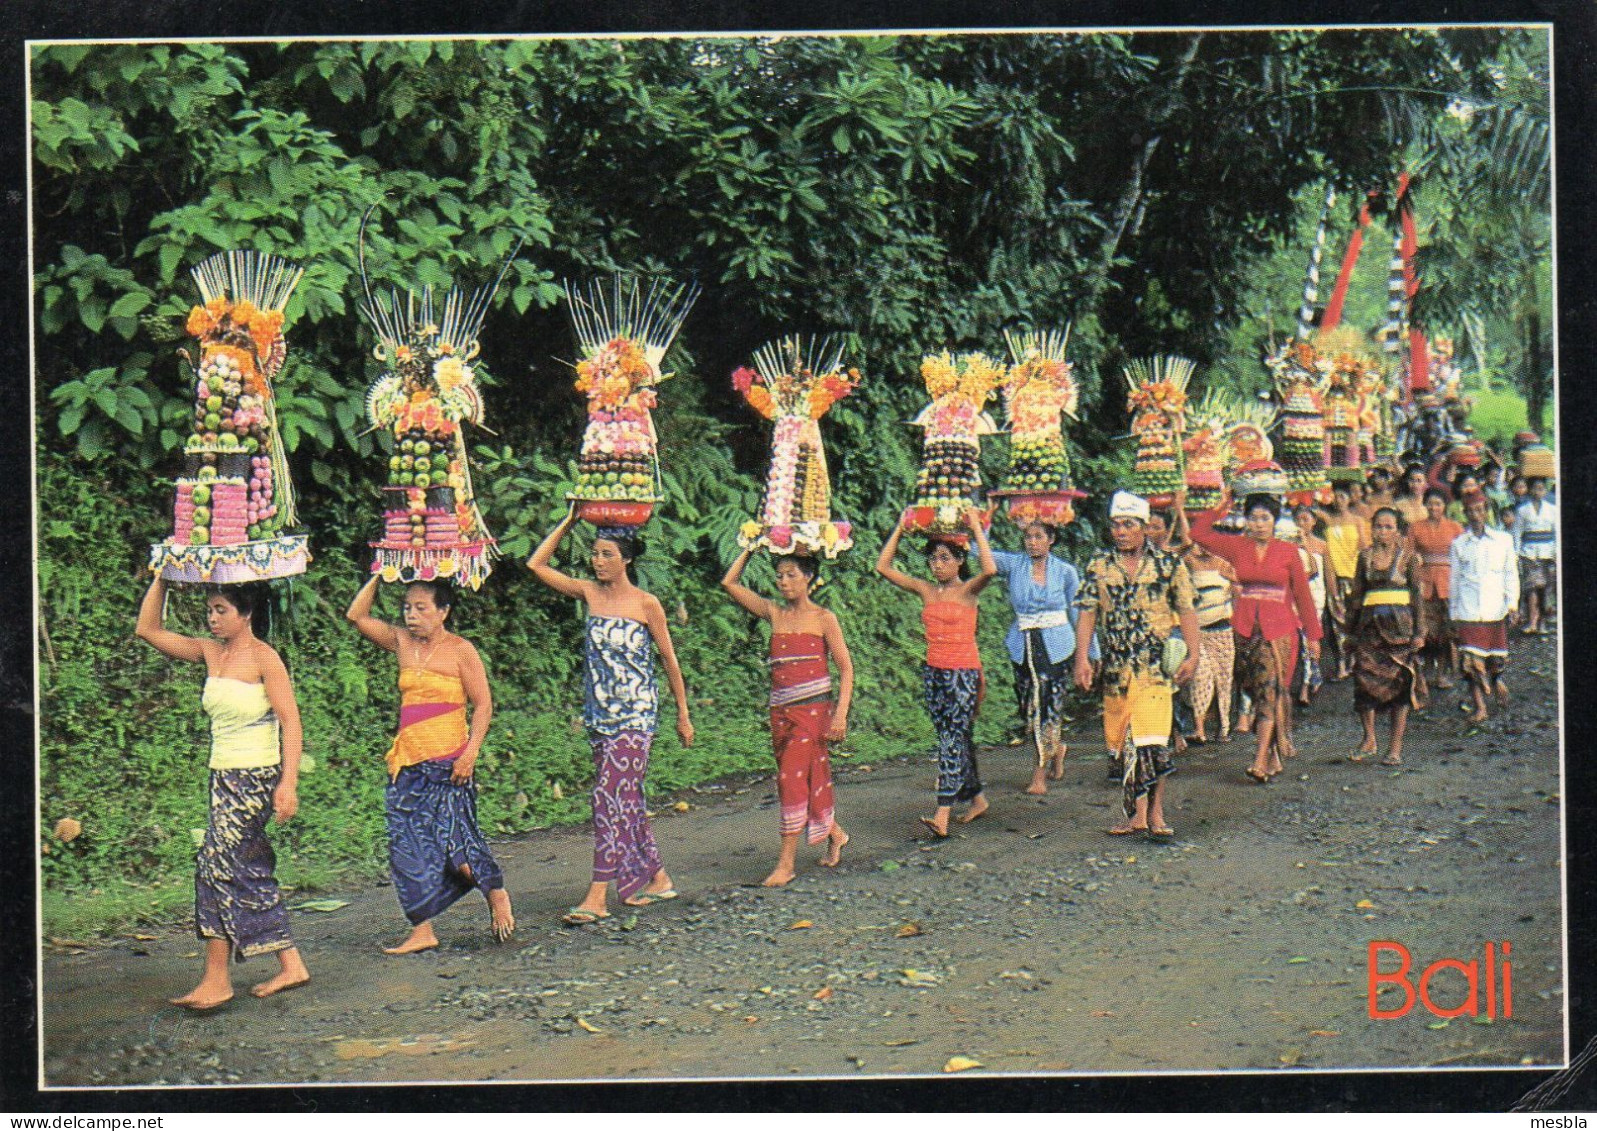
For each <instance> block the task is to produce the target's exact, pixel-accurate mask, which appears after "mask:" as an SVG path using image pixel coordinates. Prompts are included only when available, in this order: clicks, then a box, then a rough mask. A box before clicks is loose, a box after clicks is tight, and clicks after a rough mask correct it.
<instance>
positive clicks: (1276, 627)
mask: <svg viewBox="0 0 1597 1131" xmlns="http://www.w3.org/2000/svg"><path fill="white" fill-rule="evenodd" d="M1183 494H1184V492H1183ZM1230 507H1231V488H1230V487H1227V488H1226V489H1225V491H1224V492H1223V494H1222V495H1221V498H1220V502H1219V504H1218V505H1217V506H1216V507H1215V508H1214V509H1213V510H1209V511H1203V512H1201V513H1199V515H1198V516H1197V517H1196V518H1194V519H1193V520H1192V524H1191V536H1192V540H1193V541H1194V542H1198V543H1201V544H1202V545H1203V546H1205V547H1206V548H1208V549H1209V550H1211V551H1213V552H1214V553H1216V554H1218V555H1219V556H1220V557H1222V558H1224V559H1226V561H1228V562H1230V563H1231V567H1232V568H1233V569H1235V570H1236V574H1237V585H1238V594H1237V598H1236V603H1235V605H1234V607H1233V612H1232V618H1231V627H1232V629H1233V631H1235V633H1236V636H1237V673H1238V676H1239V682H1240V683H1241V685H1242V690H1244V691H1246V692H1247V693H1248V695H1249V696H1250V697H1251V698H1252V700H1253V709H1254V713H1255V721H1254V727H1253V730H1254V734H1255V736H1256V738H1257V746H1256V748H1255V752H1254V757H1253V764H1252V765H1251V766H1249V767H1248V768H1247V770H1246V773H1247V775H1248V776H1249V777H1250V778H1252V779H1253V780H1254V781H1256V782H1258V783H1259V784H1261V785H1263V784H1264V783H1265V782H1268V781H1269V780H1270V779H1271V778H1273V777H1274V776H1275V775H1277V774H1279V773H1280V772H1281V770H1282V768H1283V767H1282V762H1281V759H1282V758H1283V757H1288V758H1290V757H1291V756H1292V755H1293V754H1294V753H1295V751H1294V750H1293V749H1292V740H1291V735H1292V695H1291V687H1292V675H1293V672H1294V671H1295V670H1296V668H1297V658H1298V657H1297V652H1298V631H1299V629H1300V628H1301V629H1302V632H1303V637H1304V640H1305V651H1306V652H1307V653H1308V655H1310V656H1312V657H1314V658H1316V659H1318V657H1319V654H1320V635H1321V629H1320V620H1319V617H1318V616H1316V615H1315V611H1314V596H1313V594H1311V593H1310V592H1309V578H1308V574H1307V573H1305V572H1304V569H1303V560H1302V558H1301V557H1300V556H1299V555H1298V551H1297V547H1296V546H1293V545H1292V544H1291V543H1288V542H1282V541H1280V540H1278V539H1277V538H1276V536H1275V525H1276V522H1277V521H1278V520H1279V519H1280V517H1281V503H1280V501H1279V500H1278V499H1276V498H1275V497H1274V496H1272V495H1263V494H1257V495H1249V496H1248V497H1247V499H1246V500H1245V501H1244V503H1243V508H1242V509H1243V514H1244V517H1245V518H1246V521H1247V534H1246V535H1241V534H1222V533H1220V532H1219V531H1217V530H1215V528H1214V526H1215V523H1217V522H1219V521H1220V520H1221V519H1222V518H1224V517H1225V516H1226V514H1227V513H1228V512H1229V510H1230ZM1183 513H1184V512H1183Z"/></svg>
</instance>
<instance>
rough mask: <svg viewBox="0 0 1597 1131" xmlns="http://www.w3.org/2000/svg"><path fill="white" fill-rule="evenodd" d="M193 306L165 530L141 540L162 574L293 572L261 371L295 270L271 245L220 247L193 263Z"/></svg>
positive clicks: (301, 543)
mask: <svg viewBox="0 0 1597 1131" xmlns="http://www.w3.org/2000/svg"><path fill="white" fill-rule="evenodd" d="M192 274H193V277H194V281H195V283H196V285H197V286H198V287H199V291H200V298H201V301H202V305H200V306H196V307H194V308H193V309H192V310H190V311H189V317H188V332H189V333H190V334H192V335H193V336H194V337H195V338H197V339H199V343H200V356H199V362H198V363H197V364H195V362H194V360H193V358H189V357H188V354H187V352H186V351H185V352H184V357H185V358H188V360H189V362H190V364H191V365H194V373H195V383H194V418H193V422H192V425H191V428H190V432H189V436H188V439H187V440H186V441H185V442H184V445H183V473H182V475H181V476H180V477H179V479H178V481H177V492H176V501H175V503H174V505H173V518H174V521H173V527H172V536H171V537H170V538H168V539H167V540H166V541H164V542H159V543H157V544H156V545H154V546H152V547H151V548H150V569H151V570H152V571H155V572H159V573H160V574H161V576H162V577H164V578H166V579H167V580H168V581H175V582H188V583H209V584H217V585H230V584H236V583H239V582H245V581H262V580H267V579H270V578H274V577H288V576H290V575H292V574H296V573H304V572H305V566H306V564H307V563H308V562H309V561H310V550H309V547H308V546H307V544H306V538H305V536H304V535H303V534H288V533H286V530H287V528H288V527H291V526H293V525H294V524H295V521H296V516H295V513H294V491H293V485H292V484H291V483H290V482H289V478H288V463H287V461H286V460H285V458H284V455H283V447H282V442H281V438H280V436H279V434H278V429H277V409H276V402H275V400H274V398H273V394H272V378H273V377H275V376H276V375H277V373H278V371H279V370H280V369H281V368H282V366H283V361H284V359H285V357H286V356H287V353H288V347H287V344H286V343H285V342H284V340H283V307H284V306H285V305H287V303H288V298H289V295H291V294H292V293H293V291H294V287H295V286H296V285H297V284H298V283H299V279H300V276H301V275H302V274H303V270H302V269H301V268H299V267H296V266H294V265H293V264H291V263H288V262H286V261H284V260H282V259H279V258H277V257H276V256H271V255H262V254H259V253H256V252H252V251H227V252H221V253H219V254H217V255H213V256H211V257H210V258H209V259H207V260H205V261H204V262H202V263H200V264H199V265H197V266H196V267H195V268H194V270H193V272H192Z"/></svg>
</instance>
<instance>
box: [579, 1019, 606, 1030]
mask: <svg viewBox="0 0 1597 1131" xmlns="http://www.w3.org/2000/svg"><path fill="white" fill-rule="evenodd" d="M577 1027H578V1028H580V1029H583V1030H585V1031H587V1032H589V1033H602V1032H604V1030H603V1029H599V1028H596V1027H594V1026H592V1025H590V1024H588V1019H587V1018H586V1017H579V1018H577Z"/></svg>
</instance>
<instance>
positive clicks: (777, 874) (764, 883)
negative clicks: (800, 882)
mask: <svg viewBox="0 0 1597 1131" xmlns="http://www.w3.org/2000/svg"><path fill="white" fill-rule="evenodd" d="M795 875H797V873H796V872H794V871H793V869H792V868H781V867H778V868H777V869H776V870H775V871H773V872H772V873H771V874H770V875H769V876H766V877H765V879H763V880H761V881H760V886H761V887H762V888H785V887H787V885H788V884H790V883H792V882H793V877H794V876H795Z"/></svg>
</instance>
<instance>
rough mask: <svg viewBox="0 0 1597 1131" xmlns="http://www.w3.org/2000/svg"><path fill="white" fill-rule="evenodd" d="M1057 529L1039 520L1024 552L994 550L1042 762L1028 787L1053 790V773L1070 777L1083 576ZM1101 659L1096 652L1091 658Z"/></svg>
mask: <svg viewBox="0 0 1597 1131" xmlns="http://www.w3.org/2000/svg"><path fill="white" fill-rule="evenodd" d="M1056 537H1057V533H1056V531H1055V530H1054V528H1053V527H1052V526H1049V525H1047V524H1046V523H1041V522H1033V523H1030V524H1029V525H1027V526H1026V527H1025V528H1024V529H1023V530H1022V531H1021V545H1022V546H1023V547H1024V552H1023V553H1019V554H1016V553H1009V552H1006V551H1004V550H994V551H993V563H994V564H995V565H996V566H997V567H998V575H999V576H1000V577H1002V578H1003V579H1004V581H1005V583H1006V584H1007V585H1008V587H1009V604H1010V607H1011V608H1012V609H1014V611H1015V620H1014V623H1012V624H1011V625H1010V626H1009V632H1008V634H1007V635H1005V637H1004V647H1005V648H1006V649H1007V650H1008V651H1009V660H1010V663H1011V664H1012V665H1013V667H1014V671H1015V688H1016V690H1017V691H1019V693H1020V701H1021V705H1022V711H1023V713H1024V714H1025V716H1026V721H1027V724H1028V726H1029V729H1030V732H1031V740H1032V746H1033V749H1035V751H1036V753H1037V764H1036V766H1035V767H1034V768H1033V770H1032V774H1031V784H1030V785H1028V786H1027V787H1026V792H1027V793H1031V794H1043V793H1047V792H1048V777H1049V776H1050V769H1051V770H1052V774H1051V776H1052V777H1053V779H1054V780H1055V781H1058V780H1059V779H1060V778H1062V777H1064V776H1065V749H1066V747H1065V742H1064V739H1063V738H1062V737H1061V736H1060V724H1061V723H1062V722H1063V721H1064V713H1065V694H1066V692H1067V691H1069V689H1070V658H1071V657H1072V656H1073V655H1075V653H1076V645H1077V641H1078V637H1077V635H1076V618H1077V617H1078V616H1079V615H1080V614H1079V612H1078V611H1077V610H1076V607H1075V605H1076V593H1077V592H1078V591H1079V590H1080V588H1081V575H1080V574H1078V573H1077V572H1076V567H1075V566H1073V565H1071V564H1070V563H1069V562H1067V561H1065V560H1064V559H1063V558H1060V557H1057V556H1056V555H1055V554H1054V553H1053V546H1054V540H1055V538H1056ZM1090 658H1096V657H1090Z"/></svg>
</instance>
